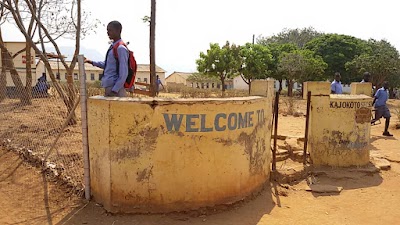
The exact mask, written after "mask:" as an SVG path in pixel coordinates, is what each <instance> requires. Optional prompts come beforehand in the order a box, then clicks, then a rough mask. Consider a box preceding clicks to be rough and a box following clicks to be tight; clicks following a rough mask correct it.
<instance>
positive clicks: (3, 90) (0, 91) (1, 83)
mask: <svg viewBox="0 0 400 225" xmlns="http://www.w3.org/2000/svg"><path fill="white" fill-rule="evenodd" d="M4 55H5V54H4V51H3V49H1V65H5V60H4V59H5V57H4ZM6 77H7V72H6V67H5V66H1V73H0V102H2V101H3V100H4V99H6V97H7V78H6Z"/></svg>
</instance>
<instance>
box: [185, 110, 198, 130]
mask: <svg viewBox="0 0 400 225" xmlns="http://www.w3.org/2000/svg"><path fill="white" fill-rule="evenodd" d="M198 118H199V115H198V114H188V115H186V132H199V128H193V126H195V125H196V122H194V121H192V120H193V119H198Z"/></svg>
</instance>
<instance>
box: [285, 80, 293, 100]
mask: <svg viewBox="0 0 400 225" xmlns="http://www.w3.org/2000/svg"><path fill="white" fill-rule="evenodd" d="M286 81H287V87H288V96H289V97H293V81H292V80H286Z"/></svg>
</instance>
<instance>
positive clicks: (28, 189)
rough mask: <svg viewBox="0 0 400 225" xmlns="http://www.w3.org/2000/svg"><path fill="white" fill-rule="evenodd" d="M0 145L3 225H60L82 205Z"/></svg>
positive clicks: (0, 216) (0, 209) (0, 219)
mask: <svg viewBox="0 0 400 225" xmlns="http://www.w3.org/2000/svg"><path fill="white" fill-rule="evenodd" d="M47 180H48V179H47V178H46V177H45V176H43V175H42V173H40V170H39V169H37V168H32V167H31V166H29V165H28V164H26V163H25V162H23V161H22V160H21V159H20V158H19V156H18V155H16V154H15V153H14V152H9V151H6V150H4V149H2V148H1V146H0V224H2V225H5V224H38V225H39V224H40V225H42V224H56V222H57V221H59V220H60V219H61V218H63V217H64V216H65V215H67V214H68V213H69V212H70V211H71V210H72V209H73V208H74V207H77V206H79V205H80V204H81V203H80V201H78V198H77V197H75V196H73V195H70V194H68V193H66V191H65V190H62V189H60V188H58V187H56V185H55V184H54V182H49V181H47Z"/></svg>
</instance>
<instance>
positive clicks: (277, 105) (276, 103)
mask: <svg viewBox="0 0 400 225" xmlns="http://www.w3.org/2000/svg"><path fill="white" fill-rule="evenodd" d="M279 94H280V93H279V91H277V92H276V93H275V104H274V150H273V151H272V171H276V144H277V139H278V116H279V115H278V114H279Z"/></svg>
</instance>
